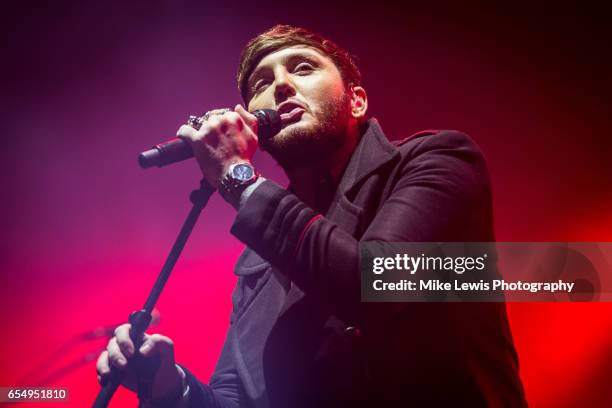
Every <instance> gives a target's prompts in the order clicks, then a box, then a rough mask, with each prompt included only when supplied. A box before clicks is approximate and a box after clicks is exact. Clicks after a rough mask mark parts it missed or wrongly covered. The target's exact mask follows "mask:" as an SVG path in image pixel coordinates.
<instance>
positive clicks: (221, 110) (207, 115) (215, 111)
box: [203, 108, 231, 120]
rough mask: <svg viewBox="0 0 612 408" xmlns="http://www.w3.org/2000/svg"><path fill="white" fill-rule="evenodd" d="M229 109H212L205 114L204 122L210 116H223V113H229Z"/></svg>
mask: <svg viewBox="0 0 612 408" xmlns="http://www.w3.org/2000/svg"><path fill="white" fill-rule="evenodd" d="M230 110H231V109H229V108H223V109H213V110H209V111H208V112H206V113H205V114H204V116H203V118H204V120H208V119H210V117H211V116H212V115H223V114H224V113H227V112H229V111H230Z"/></svg>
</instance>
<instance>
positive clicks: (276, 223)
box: [231, 131, 490, 304]
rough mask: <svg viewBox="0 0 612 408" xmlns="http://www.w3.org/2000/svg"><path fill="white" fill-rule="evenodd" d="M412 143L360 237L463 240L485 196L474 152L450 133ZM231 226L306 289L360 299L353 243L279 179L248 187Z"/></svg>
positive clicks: (334, 299)
mask: <svg viewBox="0 0 612 408" xmlns="http://www.w3.org/2000/svg"><path fill="white" fill-rule="evenodd" d="M410 148H411V150H410V152H409V154H408V155H406V156H405V157H403V158H402V160H401V161H400V163H399V164H398V165H399V166H400V168H399V169H398V172H396V174H397V175H396V176H395V180H394V181H393V187H392V189H391V191H390V193H389V195H388V196H387V197H386V199H385V201H384V203H383V204H382V206H381V207H380V208H379V210H378V211H377V213H376V215H375V216H374V218H373V220H372V222H371V223H370V224H369V226H368V227H367V229H366V230H365V232H364V234H363V235H362V237H361V241H373V240H378V241H388V242H440V241H467V240H468V239H465V236H464V235H462V234H461V233H460V232H461V228H462V227H461V225H463V224H464V221H465V220H467V219H468V218H469V216H468V214H467V213H466V212H468V211H475V209H477V208H481V207H482V203H483V202H485V201H490V183H489V176H488V172H487V169H486V164H485V161H484V158H483V156H482V154H481V152H480V150H479V149H478V147H477V146H476V144H475V143H474V142H472V141H471V139H470V138H469V137H467V136H466V135H465V134H463V133H460V132H456V131H444V132H440V133H437V134H435V135H432V136H429V137H423V138H419V139H418V140H417V141H416V142H413V143H412V145H411V147H410ZM408 156H409V159H407V157H408ZM231 231H232V234H234V235H235V236H236V237H237V238H238V239H240V240H241V241H242V242H244V243H245V244H246V245H248V246H249V247H250V248H251V249H253V250H255V251H256V252H257V253H258V254H259V255H260V256H261V257H263V258H265V259H266V260H267V261H269V262H270V263H271V264H273V265H274V266H276V267H278V269H279V270H280V271H283V273H286V274H288V275H289V278H290V279H291V280H292V281H293V282H294V283H295V284H296V285H297V286H299V287H300V289H301V290H302V291H304V292H305V293H309V294H311V295H312V294H314V296H316V297H317V298H319V299H322V300H329V301H330V302H331V303H334V304H338V303H342V302H343V301H346V302H351V303H352V302H358V301H359V298H360V280H361V278H360V273H359V241H358V240H357V239H356V238H354V237H353V236H352V235H350V234H349V233H347V232H346V231H343V230H342V229H340V228H338V227H337V225H335V224H334V223H333V222H332V221H330V220H328V219H326V218H325V217H323V216H321V215H320V214H317V213H316V212H315V211H314V210H312V209H311V208H309V207H308V206H306V205H305V204H304V203H303V202H302V201H300V200H299V199H298V197H296V196H295V195H293V194H292V193H290V192H289V191H287V190H285V189H283V188H282V187H280V186H278V185H277V184H275V183H273V182H270V181H265V182H264V183H262V184H261V185H260V186H259V187H257V188H256V189H255V190H254V191H253V193H252V194H251V196H250V197H249V198H248V199H247V201H246V202H245V203H244V205H243V206H242V207H241V208H240V209H239V211H238V214H237V217H236V219H235V221H234V224H233V225H232V230H231ZM457 232H459V233H457ZM479 239H481V240H483V241H485V240H488V238H482V237H481V238H479Z"/></svg>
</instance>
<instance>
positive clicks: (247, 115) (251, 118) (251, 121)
mask: <svg viewBox="0 0 612 408" xmlns="http://www.w3.org/2000/svg"><path fill="white" fill-rule="evenodd" d="M234 112H236V113H237V114H239V115H240V117H241V118H242V120H244V123H246V124H247V126H248V127H250V128H251V129H252V130H253V132H255V133H257V117H256V116H255V115H253V114H252V113H251V112H249V111H247V110H246V109H244V108H243V107H242V105H236V107H235V108H234Z"/></svg>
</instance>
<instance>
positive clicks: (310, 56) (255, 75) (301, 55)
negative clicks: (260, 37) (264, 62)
mask: <svg viewBox="0 0 612 408" xmlns="http://www.w3.org/2000/svg"><path fill="white" fill-rule="evenodd" d="M306 50H307V49H306ZM296 59H304V60H308V61H311V62H314V63H318V62H319V61H320V59H321V57H320V56H319V55H318V53H317V52H316V51H314V50H313V51H312V52H308V51H304V50H300V51H297V52H295V53H293V54H289V55H287V56H285V57H283V58H282V59H281V61H280V63H281V64H285V65H286V64H288V63H290V62H291V61H294V60H296ZM266 68H268V67H266V66H263V67H258V68H255V70H254V71H253V72H252V73H251V75H249V77H248V79H247V87H248V88H251V87H252V86H253V82H254V81H256V80H257V79H259V77H260V76H261V74H262V72H263V71H265V69H266Z"/></svg>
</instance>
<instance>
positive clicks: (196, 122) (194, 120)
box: [187, 115, 206, 130]
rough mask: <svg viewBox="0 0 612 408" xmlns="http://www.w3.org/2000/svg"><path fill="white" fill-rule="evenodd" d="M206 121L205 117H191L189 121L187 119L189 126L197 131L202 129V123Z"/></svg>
mask: <svg viewBox="0 0 612 408" xmlns="http://www.w3.org/2000/svg"><path fill="white" fill-rule="evenodd" d="M205 120H206V119H205V118H204V116H195V115H190V116H189V119H187V125H188V126H191V127H192V128H194V129H195V130H200V128H201V127H202V123H204V121H205Z"/></svg>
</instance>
